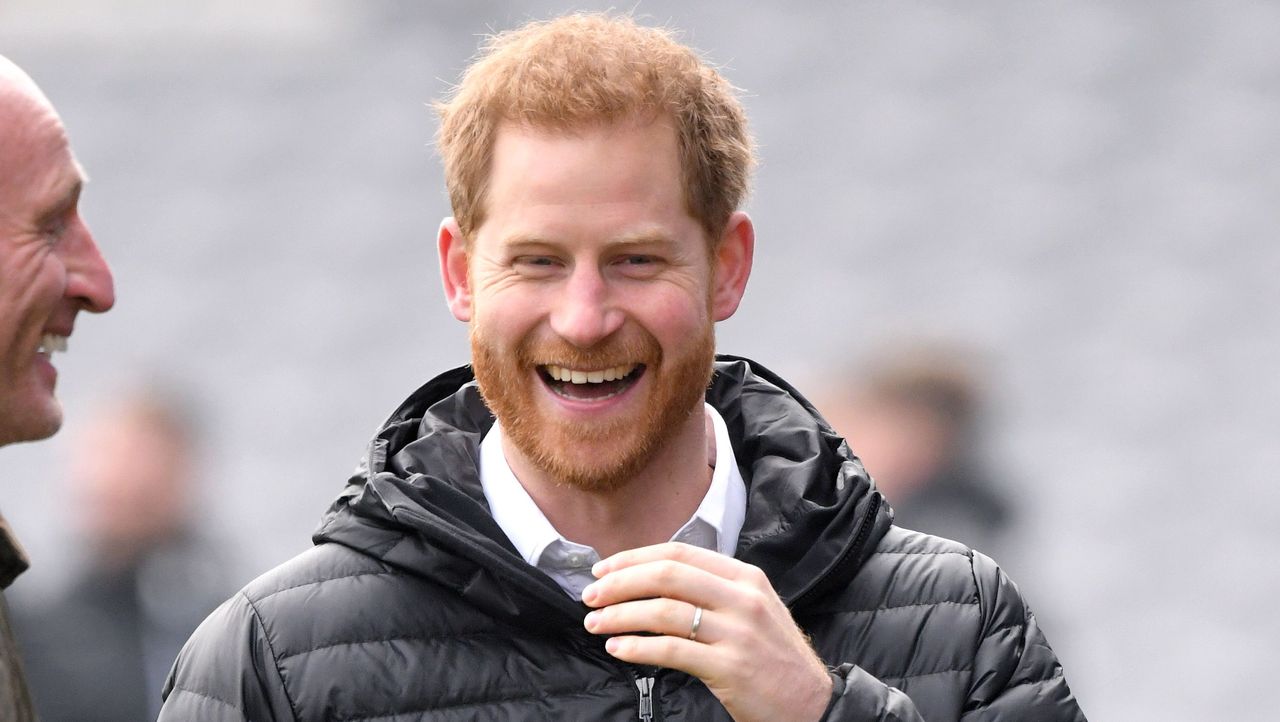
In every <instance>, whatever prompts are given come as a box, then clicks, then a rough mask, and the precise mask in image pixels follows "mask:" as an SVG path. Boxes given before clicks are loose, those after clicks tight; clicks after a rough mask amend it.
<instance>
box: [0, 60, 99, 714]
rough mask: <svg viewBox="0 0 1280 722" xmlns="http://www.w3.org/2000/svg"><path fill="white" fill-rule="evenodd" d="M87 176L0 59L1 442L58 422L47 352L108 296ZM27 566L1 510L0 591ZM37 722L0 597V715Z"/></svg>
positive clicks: (26, 82)
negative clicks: (85, 205)
mask: <svg viewBox="0 0 1280 722" xmlns="http://www.w3.org/2000/svg"><path fill="white" fill-rule="evenodd" d="M84 182H85V176H84V171H83V170H82V169H81V168H80V164H79V163H77V162H76V159H75V156H74V155H73V154H72V152H71V145H70V142H69V141H68V140H67V133H66V130H65V129H64V128H63V127H62V120H61V119H60V118H59V117H58V113H57V111H55V110H54V109H53V105H52V104H51V103H50V102H49V99H48V98H46V97H45V96H44V93H42V92H41V91H40V88H39V87H37V86H36V84H35V82H34V81H33V80H32V79H31V78H30V76H28V75H27V74H26V73H25V72H23V71H22V69H21V68H19V67H18V66H17V65H15V64H13V62H11V61H10V60H9V59H7V58H5V57H3V56H0V446H7V445H8V444H13V443H17V442H22V441H36V440H39V439H44V438H47V437H49V436H52V435H53V434H54V433H55V432H56V431H57V430H58V429H59V427H61V426H62V406H61V405H60V404H59V403H58V399H57V397H56V396H55V394H54V389H55V387H56V386H57V381H58V370H57V368H56V367H55V366H54V365H53V355H54V354H55V353H59V352H65V351H66V350H67V339H68V338H69V337H70V336H71V334H72V331H73V330H74V327H75V321H76V316H77V315H78V314H79V313H80V312H81V311H91V312H93V313H102V312H104V311H106V310H108V309H110V308H111V306H112V305H113V304H114V303H115V291H114V287H113V283H112V279H111V271H110V269H108V268H107V264H106V261H105V260H103V258H102V253H101V252H100V251H99V250H98V245H97V243H96V242H95V241H94V239H93V235H92V234H91V233H90V232H89V227H88V226H86V225H85V223H84V220H83V219H81V217H80V212H79V207H78V206H79V200H80V191H81V189H82V188H83V187H84ZM0 511H3V510H0ZM26 568H27V560H26V555H25V554H24V553H23V551H22V548H21V546H19V545H18V543H17V541H16V540H15V539H14V538H13V535H12V533H10V530H9V526H8V524H7V523H5V522H4V519H3V516H0V588H6V587H8V586H9V585H10V584H11V583H12V582H13V580H14V578H15V577H17V576H18V575H19V574H21V573H22V572H23V571H24V570H25V569H26ZM34 719H35V713H34V711H33V710H32V706H31V699H30V695H29V694H28V692H27V688H26V683H25V681H24V679H23V674H22V665H21V662H20V660H19V658H18V655H17V647H16V645H15V643H14V640H13V634H12V630H11V629H10V627H9V620H8V609H7V607H6V605H5V603H4V599H3V596H0V720H34Z"/></svg>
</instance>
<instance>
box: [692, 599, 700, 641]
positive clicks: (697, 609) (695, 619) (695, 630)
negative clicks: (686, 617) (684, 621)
mask: <svg viewBox="0 0 1280 722" xmlns="http://www.w3.org/2000/svg"><path fill="white" fill-rule="evenodd" d="M701 626H702V607H694V609H693V624H691V625H689V641H690V642H693V641H696V640H697V639H698V628H699V627H701Z"/></svg>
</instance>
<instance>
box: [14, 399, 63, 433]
mask: <svg viewBox="0 0 1280 722" xmlns="http://www.w3.org/2000/svg"><path fill="white" fill-rule="evenodd" d="M6 415H7V416H8V417H9V423H8V424H6V428H5V429H4V431H3V432H2V433H0V439H2V440H4V441H5V442H22V441H40V440H41V439H47V438H49V437H50V436H53V435H54V434H56V433H58V429H61V428H62V406H61V405H60V404H59V403H58V400H57V399H55V398H53V397H52V396H50V397H47V398H43V399H40V400H39V401H35V402H31V403H25V404H23V403H19V404H18V408H16V409H12V408H11V409H10V412H6Z"/></svg>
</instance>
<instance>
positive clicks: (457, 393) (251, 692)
mask: <svg viewBox="0 0 1280 722" xmlns="http://www.w3.org/2000/svg"><path fill="white" fill-rule="evenodd" d="M440 112H441V116H442V120H441V130H440V136H439V141H440V142H439V145H440V148H441V155H442V157H443V158H444V161H445V163H444V164H445V169H446V170H445V175H446V183H447V186H448V189H449V193H450V200H451V202H452V204H453V211H454V214H455V215H454V216H453V217H449V218H446V219H445V220H444V221H443V222H442V223H441V226H440V230H439V233H438V238H437V243H438V253H439V261H440V266H441V275H442V281H443V287H444V291H445V297H446V302H447V304H448V307H449V309H450V310H451V312H452V313H453V315H454V316H455V317H456V318H457V319H458V320H459V321H462V322H465V323H467V324H469V327H470V331H471V359H470V360H471V364H470V365H467V366H463V367H460V368H457V369H454V370H452V371H447V372H445V373H444V374H442V375H440V376H438V377H436V378H435V379H433V380H431V381H429V382H428V383H427V384H426V385H424V386H422V387H421V388H419V389H418V390H417V391H415V392H413V393H412V394H411V395H410V396H409V398H408V399H407V400H406V401H405V402H404V403H403V404H402V405H401V406H400V407H399V408H398V409H397V410H396V411H395V412H393V413H392V415H391V417H390V418H389V420H388V421H387V423H386V425H385V426H384V427H383V428H382V429H381V430H380V431H379V432H378V434H377V435H376V437H375V439H374V440H373V442H372V443H371V444H370V446H369V447H368V448H369V451H368V454H367V456H366V458H365V460H364V462H363V463H362V464H361V465H360V467H359V468H358V469H357V471H356V474H355V475H354V476H353V477H352V478H351V479H350V483H349V485H348V487H347V488H346V489H345V490H344V491H343V493H342V494H341V495H340V496H339V498H338V499H337V501H335V502H334V503H333V505H332V506H331V507H330V509H329V511H328V513H327V514H326V515H325V518H324V519H323V521H322V523H321V527H320V529H319V530H318V531H317V532H316V534H315V536H314V541H315V542H316V546H315V547H313V548H312V549H311V550H309V551H307V552H304V553H303V554H301V555H299V556H298V557H295V558H294V559H293V560H291V561H289V562H286V563H285V564H283V565H281V566H279V567H277V568H276V569H274V570H272V571H270V572H268V573H267V574H265V575H263V576H262V577H260V578H258V579H257V580H255V581H253V582H251V583H250V584H249V585H248V586H247V587H245V589H243V590H242V591H241V593H240V594H238V595H236V596H235V597H233V598H232V599H230V600H228V601H227V602H226V603H225V604H223V605H222V606H221V607H219V608H218V610H217V611H216V612H214V614H213V615H211V616H210V617H209V618H208V619H207V620H205V622H204V623H202V624H201V625H200V628H199V629H198V630H197V631H196V632H195V634H194V635H192V638H191V640H190V641H189V642H188V644H187V645H186V646H185V647H184V648H183V651H182V653H181V655H180V656H179V658H178V661H177V663H176V664H175V666H174V671H173V674H172V675H171V677H170V680H169V682H168V684H167V687H168V689H167V690H166V695H167V699H166V701H165V705H164V708H163V711H162V712H161V720H163V721H164V722H168V721H169V720H191V719H200V720H225V721H226V722H242V721H243V720H246V719H252V720H273V719H274V720H316V721H319V720H334V719H385V720H390V719H406V720H407V719H415V720H457V719H486V720H533V719H540V720H543V719H564V720H635V719H640V720H654V719H662V720H667V721H668V722H674V720H713V719H714V720H723V719H728V718H730V717H731V718H733V719H735V720H738V721H739V722H747V721H748V720H761V721H764V720H768V721H770V722H772V721H774V720H788V721H789V722H811V721H814V720H819V719H824V720H865V719H893V720H922V719H929V720H931V721H934V722H942V721H945V720H959V719H961V717H962V716H963V717H964V719H966V720H974V721H976V720H979V719H982V720H1015V719H1018V720H1020V719H1035V720H1038V721H1040V722H1050V721H1053V722H1057V721H1062V722H1066V721H1068V720H1071V721H1073V722H1074V721H1075V720H1081V719H1083V715H1082V714H1081V713H1080V710H1079V707H1078V706H1077V705H1076V702H1075V699H1074V697H1073V696H1072V694H1071V691H1070V689H1069V688H1068V686H1067V683H1066V680H1065V678H1064V677H1063V674H1062V669H1061V667H1060V665H1059V664H1058V662H1057V659H1056V657H1055V656H1054V654H1053V652H1052V650H1051V649H1050V648H1049V646H1048V644H1047V642H1046V641H1045V639H1044V637H1043V635H1042V634H1041V633H1040V631H1039V627H1038V626H1037V623H1036V621H1035V618H1034V617H1033V616H1032V615H1031V614H1030V612H1029V610H1028V608H1027V607H1026V605H1025V604H1024V603H1023V601H1022V599H1021V596H1020V595H1019V593H1018V591H1017V589H1016V587H1015V586H1014V585H1013V584H1012V582H1010V581H1009V580H1008V578H1007V577H1006V576H1005V575H1004V574H1003V573H1002V572H1001V571H1000V570H999V568H998V567H997V566H996V565H995V563H994V562H992V561H991V560H990V559H989V558H987V557H985V556H983V555H981V554H978V553H976V552H973V551H971V550H970V549H968V548H966V547H964V546H962V545H960V544H957V543H955V542H950V541H946V540H942V539H938V538H935V537H931V536H928V535H925V534H919V533H916V532H909V531H906V530H904V529H901V528H898V527H894V526H893V525H892V523H891V516H892V515H891V512H890V511H889V509H888V508H887V506H886V505H885V504H883V499H882V497H881V495H880V494H879V493H878V492H876V491H875V490H874V488H872V486H871V484H870V482H869V481H868V479H867V477H866V474H865V472H864V471H863V469H862V467H861V466H860V465H859V464H858V463H857V462H856V461H855V460H854V459H853V458H852V457H851V456H850V454H849V449H848V446H847V445H845V444H844V443H843V441H842V440H840V439H839V438H838V437H836V436H835V435H834V434H833V433H831V431H830V429H829V428H828V427H827V426H826V425H825V424H823V423H822V422H821V421H820V419H818V418H817V416H816V414H815V412H814V410H813V408H812V407H811V406H810V405H809V404H808V403H807V402H806V401H804V399H803V398H802V397H800V396H799V394H798V393H797V392H796V391H795V390H794V389H792V388H791V387H790V386H789V385H788V384H787V383H786V382H785V381H783V380H781V379H779V378H777V377H776V376H775V375H774V374H772V373H771V372H769V371H768V370H767V369H765V368H764V367H762V366H760V365H759V364H756V363H754V362H752V361H748V360H746V359H741V358H734V357H720V358H719V359H718V360H717V358H716V356H715V324H716V322H719V321H723V320H725V319H727V318H729V317H731V316H732V315H734V313H735V312H736V311H737V309H738V305H739V302H740V301H741V299H742V296H743V293H744V292H745V289H746V284H747V279H748V276H749V275H750V272H751V268H752V261H753V257H754V256H753V254H754V248H755V232H754V226H753V224H752V222H751V220H750V218H749V217H748V216H747V214H746V213H744V212H743V211H742V210H741V205H742V203H743V201H744V199H745V193H746V187H747V184H748V180H749V176H750V169H751V166H752V161H753V150H752V146H753V143H752V141H751V138H750V135H749V134H748V132H747V129H746V119H745V112H744V110H743V108H742V106H741V104H740V102H739V101H738V98H737V95H736V93H735V91H734V89H733V88H732V86H731V85H730V84H729V83H728V81H727V80H726V79H725V78H724V76H722V75H721V74H720V73H719V71H718V70H716V69H715V68H713V67H711V66H710V65H709V64H708V63H706V62H705V61H704V60H703V59H702V58H701V57H700V56H699V55H698V53H697V52H696V51H694V50H692V49H691V48H689V47H687V46H685V45H682V44H680V43H679V42H677V41H676V40H675V39H674V37H673V36H672V34H671V33H670V32H668V31H665V30H660V29H656V28H649V27H643V26H640V25H638V24H636V23H635V22H634V21H633V20H632V19H630V18H628V17H617V16H611V15H595V14H593V15H573V16H566V17H561V18H557V19H555V20H552V21H549V22H546V23H530V24H528V25H526V26H524V27H522V28H520V29H518V30H514V31H510V32H507V33H503V34H501V35H499V36H497V37H495V38H493V39H491V40H490V41H489V42H488V43H486V45H485V48H484V50H483V52H482V54H481V55H480V57H479V59H477V60H476V61H475V63H473V64H472V65H471V66H470V68H469V69H468V70H467V71H466V72H465V73H464V75H463V78H462V81H461V83H460V85H459V86H458V87H457V89H456V91H455V93H454V94H453V95H452V97H451V98H450V99H449V100H448V101H447V102H446V103H443V104H442V105H441V106H440ZM386 262H387V263H397V262H401V259H398V258H388V259H386ZM405 313H406V314H412V313H413V310H412V309H408V308H406V310H405ZM387 341H388V347H387V350H388V351H392V350H394V349H395V348H396V347H397V346H398V343H397V341H398V340H397V339H387ZM321 421H323V420H321ZM247 501H249V503H251V500H247Z"/></svg>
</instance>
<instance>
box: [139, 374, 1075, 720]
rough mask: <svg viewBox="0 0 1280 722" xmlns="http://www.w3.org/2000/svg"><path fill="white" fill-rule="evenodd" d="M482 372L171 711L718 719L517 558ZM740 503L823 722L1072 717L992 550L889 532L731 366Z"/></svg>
mask: <svg viewBox="0 0 1280 722" xmlns="http://www.w3.org/2000/svg"><path fill="white" fill-rule="evenodd" d="M470 381H471V376H470V371H469V369H465V368H464V369H458V370H455V371H452V372H450V373H447V374H445V375H443V376H441V377H439V378H437V379H435V380H433V381H431V382H430V383H428V384H427V385H425V386H423V387H422V388H421V389H419V390H418V391H417V392H415V393H414V394H413V396H411V397H410V398H409V400H408V401H407V402H405V404H404V405H403V406H401V408H400V409H399V410H397V411H396V412H395V414H393V415H392V417H391V419H390V420H389V421H388V423H387V425H386V426H385V427H384V428H383V429H382V431H381V432H380V433H379V434H378V437H377V440H376V441H375V443H374V445H373V447H372V449H371V454H370V457H371V459H370V462H369V463H366V464H365V465H362V468H368V467H371V472H372V473H371V474H367V473H364V472H358V473H357V475H356V476H355V477H353V479H352V483H351V485H350V486H348V488H347V490H346V491H345V492H344V493H343V494H342V495H341V496H340V497H339V498H338V500H337V501H336V502H335V503H334V504H333V506H332V507H331V508H330V510H329V512H328V513H327V515H326V517H325V519H324V521H323V523H322V525H321V527H320V529H319V531H318V532H317V533H316V536H315V541H316V546H315V547H314V548H313V549H311V550H310V551H307V552H305V553H303V554H302V555H300V556H298V557H297V558H295V559H293V560H292V561H290V562H288V563H286V564H284V565H282V566H280V567H278V568H276V569H275V570H273V571H271V572H268V573H267V574H265V575H263V576H262V577H260V578H259V579H257V580H255V581H254V582H252V583H250V584H249V585H248V586H247V587H246V588H245V589H244V590H243V591H242V592H241V593H240V594H238V595H236V596H235V597H234V598H232V599H231V600H229V601H228V602H226V603H225V604H224V605H223V606H222V607H220V608H219V609H218V610H217V611H216V612H214V613H213V615H211V616H210V617H209V619H208V620H206V621H205V623H204V624H202V625H201V626H200V628H199V629H198V630H197V631H196V632H195V634H194V635H193V636H192V638H191V640H190V641H189V642H188V643H187V646H186V647H185V648H184V649H183V651H182V654H181V655H180V656H179V658H178V661H177V663H176V665H175V667H174V671H173V673H172V674H171V676H170V680H169V684H168V685H167V686H166V696H167V701H166V703H165V707H164V711H163V712H162V713H161V716H160V719H161V720H162V721H163V722H171V721H176V720H183V721H184V722H185V721H187V720H254V721H255V722H265V721H266V720H385V721H390V720H398V721H404V720H477V719H480V720H560V721H568V720H575V721H576V720H635V719H637V718H638V717H639V716H640V714H639V710H640V709H641V705H642V697H646V696H647V695H645V694H644V693H642V692H641V691H640V689H641V687H644V686H647V685H648V683H649V682H651V683H652V693H651V697H649V698H648V699H645V700H643V701H644V702H646V703H651V706H652V710H653V718H654V719H658V720H714V719H728V715H727V714H726V713H725V711H724V710H723V708H721V707H720V705H719V704H718V702H717V701H716V699H715V698H714V697H713V696H712V695H711V693H710V692H708V691H707V689H706V687H704V686H703V685H702V683H701V682H699V681H698V680H697V679H695V678H692V677H690V676H688V675H685V674H683V673H680V672H676V671H673V670H654V669H650V668H636V667H633V666H630V665H627V664H624V663H621V662H619V661H617V660H615V659H613V658H612V657H610V656H609V655H608V654H606V653H605V651H604V647H603V639H601V638H598V637H595V636H593V635H590V634H588V633H587V632H586V631H585V630H584V629H583V627H582V618H583V616H584V615H585V614H586V612H587V609H586V608H585V607H584V606H582V605H581V604H580V603H578V602H576V601H573V600H571V599H569V598H568V597H567V596H566V595H565V594H564V592H563V591H561V589H560V588H559V587H558V586H556V583H555V582H554V581H552V580H551V579H550V578H549V577H547V576H545V575H544V574H542V573H541V572H539V571H538V570H536V569H535V568H533V567H531V566H529V565H528V564H526V563H525V562H524V561H523V560H522V559H521V558H520V557H519V556H518V555H517V553H516V552H515V550H514V548H513V547H512V545H511V543H510V542H509V541H508V540H507V538H506V537H505V536H504V535H503V533H502V531H501V530H500V529H499V527H498V526H497V524H496V523H495V522H494V521H493V519H492V517H491V516H490V515H489V513H488V510H487V507H486V504H485V500H484V494H483V492H482V491H481V487H480V482H479V479H478V476H477V471H476V459H477V451H478V444H479V441H480V439H481V437H482V436H483V434H484V433H485V432H486V431H487V430H488V428H489V427H490V425H491V424H492V418H491V417H490V415H489V413H488V411H487V410H486V408H485V407H484V405H483V403H482V402H481V400H480V397H479V394H478V393H477V391H476V389H475V386H474V384H470V383H469V382H470ZM707 398H708V401H709V402H710V403H711V404H712V405H713V406H715V407H716V408H717V409H718V410H719V411H720V413H721V414H722V415H723V416H724V419H725V422H726V423H727V425H728V428H729V435H730V438H731V439H733V441H734V453H735V454H736V456H737V459H738V463H739V466H740V467H741V471H742V476H743V478H744V479H745V480H746V482H747V486H748V506H747V517H746V523H745V524H744V526H743V528H742V532H741V536H740V540H739V544H738V553H737V556H738V557H739V558H741V559H742V560H744V561H747V562H749V563H751V564H755V565H757V566H759V567H761V568H762V569H763V570H764V571H765V572H766V573H767V574H768V575H769V578H770V579H771V580H772V581H773V584H774V587H775V588H776V589H777V591H778V593H779V595H780V596H781V597H782V599H783V600H784V601H786V603H787V604H788V606H789V607H790V608H791V609H792V612H793V614H794V616H795V618H796V620H797V622H798V623H799V624H800V625H801V626H802V627H803V628H804V629H805V630H806V631H807V632H808V633H809V634H810V635H812V637H813V640H814V644H815V646H816V647H817V649H818V652H819V654H821V656H822V657H823V659H825V660H826V661H827V662H828V663H829V664H830V665H831V666H832V667H833V668H836V673H835V674H836V676H837V684H836V695H835V696H834V697H833V699H832V701H831V706H830V708H829V710H828V713H827V718H828V719H830V720H880V719H885V720H899V719H901V720H916V719H926V720H956V719H964V720H974V721H976V720H997V719H999V720H1036V721H1037V722H1045V721H1049V720H1080V719H1083V715H1082V714H1081V713H1080V710H1079V708H1078V707H1077V706H1076V703H1075V701H1074V699H1073V698H1072V695H1071V692H1070V690H1069V689H1068V688H1067V684H1066V681H1065V680H1064V679H1063V676H1062V670H1061V668H1060V667H1059V665H1058V662H1057V660H1056V659H1055V658H1054V655H1053V652H1052V650H1050V649H1049V646H1048V644H1047V643H1046V642H1045V640H1044V637H1043V636H1042V635H1041V633H1040V630H1039V628H1038V627H1037V626H1036V622H1035V619H1034V618H1033V617H1032V616H1031V613H1030V612H1029V611H1028V610H1027V608H1026V606H1025V605H1024V604H1023V602H1022V599H1021V598H1020V597H1019V596H1018V592H1017V589H1016V588H1015V587H1014V585H1013V584H1012V583H1011V582H1010V581H1009V580H1008V579H1007V578H1005V576H1004V575H1003V574H1002V573H1001V572H1000V570H999V569H998V568H997V567H996V566H995V564H993V563H992V562H991V561H990V560H989V559H987V558H986V557H983V556H982V555H980V554H977V553H975V552H972V551H970V550H968V549H966V548H965V547H963V546H961V545H959V544H955V543H952V542H949V541H945V540H942V539H937V538H934V537H930V536H926V535H923V534H917V533H914V532H909V531H905V530H902V529H898V528H896V527H892V526H891V519H892V514H891V512H890V511H889V510H888V508H887V506H886V505H885V504H884V503H883V501H882V499H881V496H880V494H879V493H878V492H876V491H875V490H874V489H873V488H872V486H871V484H870V482H869V481H868V479H867V478H866V476H865V474H864V473H863V470H862V467H861V465H860V464H859V463H858V462H857V461H855V460H854V459H853V457H852V456H850V454H849V451H848V448H847V447H846V446H845V444H844V442H843V441H842V440H841V439H840V438H838V437H837V436H835V435H834V434H833V433H832V432H831V431H830V430H829V429H828V428H827V427H826V425H825V424H824V423H822V422H820V421H818V420H817V419H816V414H815V413H814V412H813V410H812V408H811V407H810V406H809V404H808V402H806V401H804V400H803V399H802V398H801V397H800V396H799V395H798V394H797V393H796V392H795V391H794V390H792V389H791V388H790V387H788V386H787V385H786V384H785V383H783V382H782V381H781V380H779V379H777V378H775V377H773V375H772V374H770V373H769V372H768V371H766V370H764V369H762V368H761V367H759V366H757V365H754V364H752V363H750V362H747V361H745V360H742V359H733V358H730V357H721V361H720V363H718V365H717V373H716V375H715V379H714V381H713V383H712V387H711V389H710V390H709V392H708V395H707Z"/></svg>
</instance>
